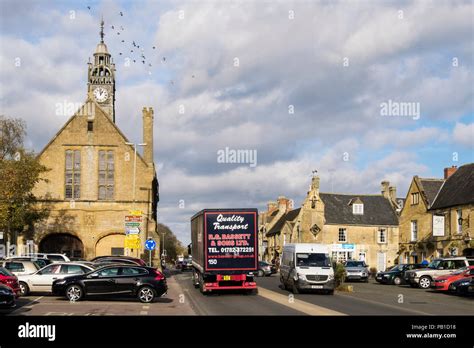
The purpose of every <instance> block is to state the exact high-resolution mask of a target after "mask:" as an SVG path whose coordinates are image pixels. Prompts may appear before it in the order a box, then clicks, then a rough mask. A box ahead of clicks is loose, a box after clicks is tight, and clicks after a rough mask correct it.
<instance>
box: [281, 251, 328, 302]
mask: <svg viewBox="0 0 474 348" xmlns="http://www.w3.org/2000/svg"><path fill="white" fill-rule="evenodd" d="M280 282H281V283H282V285H283V286H284V287H285V289H287V290H291V291H292V292H293V293H295V294H297V293H299V292H300V290H320V291H323V292H326V293H328V294H334V286H335V282H334V269H333V267H332V262H331V258H330V257H329V247H328V246H327V245H324V244H309V243H300V244H286V245H285V246H283V254H282V257H281V263H280Z"/></svg>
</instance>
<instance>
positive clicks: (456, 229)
mask: <svg viewBox="0 0 474 348" xmlns="http://www.w3.org/2000/svg"><path fill="white" fill-rule="evenodd" d="M473 181H474V164H467V165H464V166H462V167H460V168H459V170H457V168H456V167H451V168H445V170H444V178H443V179H424V178H419V177H418V176H415V177H413V180H412V182H411V185H410V188H409V190H408V193H407V198H406V204H405V206H404V208H403V210H402V213H401V216H400V235H401V236H400V262H410V263H416V262H421V261H422V260H424V259H428V260H431V259H433V258H435V257H442V256H450V255H466V256H474V243H473V235H474V231H473V227H472V226H473V225H474V214H473V210H474V184H473ZM414 225H416V230H417V233H414V231H413V230H414ZM435 229H436V230H435Z"/></svg>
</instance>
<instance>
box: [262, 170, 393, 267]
mask: <svg viewBox="0 0 474 348" xmlns="http://www.w3.org/2000/svg"><path fill="white" fill-rule="evenodd" d="M279 201H280V200H279ZM397 201H398V200H397V199H396V189H395V187H390V184H389V183H388V182H382V194H380V195H366V194H357V195H355V194H336V193H321V192H319V177H317V176H315V177H313V179H312V182H311V187H310V190H309V191H308V192H307V195H306V198H305V200H304V202H303V204H302V206H301V207H300V208H298V209H288V208H287V207H285V206H284V205H283V204H279V208H278V212H277V213H275V210H273V211H272V212H266V213H263V214H261V217H262V219H261V227H260V229H261V230H265V231H266V233H265V236H266V241H267V245H268V247H267V250H266V251H265V253H264V256H265V258H266V259H267V260H272V259H273V258H274V257H275V256H278V255H279V253H281V250H282V247H283V245H284V244H286V243H321V244H328V245H329V246H330V251H331V256H332V258H333V259H334V260H336V261H339V262H343V261H346V260H348V259H354V260H365V261H366V262H367V263H368V264H369V266H371V267H376V268H377V269H378V270H384V269H386V268H387V267H388V266H391V265H393V264H395V261H396V259H397V254H398V242H399V240H398V238H399V235H398V233H399V231H398V215H397V209H398V205H397V204H398V203H397ZM269 207H271V206H270V205H269ZM272 207H273V206H272ZM272 209H275V208H272ZM272 215H273V216H272ZM269 216H270V217H271V219H270V223H268V222H266V220H265V219H263V218H265V217H266V218H267V219H268V217H269Z"/></svg>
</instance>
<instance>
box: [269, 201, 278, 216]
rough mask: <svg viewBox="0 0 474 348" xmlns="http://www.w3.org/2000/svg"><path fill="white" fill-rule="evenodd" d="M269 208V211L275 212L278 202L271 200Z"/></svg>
mask: <svg viewBox="0 0 474 348" xmlns="http://www.w3.org/2000/svg"><path fill="white" fill-rule="evenodd" d="M267 208H268V209H267V211H268V213H271V212H273V211H275V210H277V209H278V207H277V203H276V202H275V201H269V202H268V203H267Z"/></svg>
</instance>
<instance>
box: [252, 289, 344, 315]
mask: <svg viewBox="0 0 474 348" xmlns="http://www.w3.org/2000/svg"><path fill="white" fill-rule="evenodd" d="M258 295H259V296H262V297H264V298H266V299H269V300H271V301H274V302H277V303H279V304H282V305H284V306H287V307H289V308H291V309H294V310H296V311H299V312H302V313H305V314H309V315H347V314H345V313H342V312H337V311H334V310H332V309H329V308H325V307H321V306H317V305H315V304H312V303H309V302H305V301H301V300H297V299H296V298H295V299H294V300H293V301H292V302H291V303H290V302H289V300H288V296H285V295H282V294H279V293H277V292H275V291H271V290H267V289H264V288H261V287H260V288H258Z"/></svg>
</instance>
